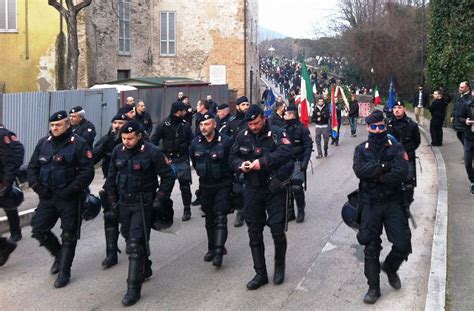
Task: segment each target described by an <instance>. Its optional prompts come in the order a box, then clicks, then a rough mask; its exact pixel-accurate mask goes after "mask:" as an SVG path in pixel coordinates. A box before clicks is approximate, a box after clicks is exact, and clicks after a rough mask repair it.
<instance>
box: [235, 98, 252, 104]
mask: <svg viewBox="0 0 474 311" xmlns="http://www.w3.org/2000/svg"><path fill="white" fill-rule="evenodd" d="M248 102H249V99H248V98H247V96H240V97H239V98H237V101H236V102H235V104H236V105H240V104H242V103H248Z"/></svg>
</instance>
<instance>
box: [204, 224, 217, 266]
mask: <svg viewBox="0 0 474 311" xmlns="http://www.w3.org/2000/svg"><path fill="white" fill-rule="evenodd" d="M206 235H207V253H206V255H204V261H205V262H210V261H212V259H214V256H215V252H214V220H213V219H211V218H209V216H208V217H206Z"/></svg>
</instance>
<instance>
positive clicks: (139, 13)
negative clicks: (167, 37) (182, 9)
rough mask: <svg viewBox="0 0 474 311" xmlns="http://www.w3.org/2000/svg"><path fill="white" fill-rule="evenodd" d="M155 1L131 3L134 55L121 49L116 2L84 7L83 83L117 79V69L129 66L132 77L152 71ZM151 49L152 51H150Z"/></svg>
mask: <svg viewBox="0 0 474 311" xmlns="http://www.w3.org/2000/svg"><path fill="white" fill-rule="evenodd" d="M152 7H153V1H152V0H134V1H132V5H131V40H132V42H131V55H119V52H118V27H119V26H118V25H119V24H118V7H117V1H94V2H93V3H92V4H91V5H90V6H89V7H87V8H86V9H85V33H86V37H87V41H86V42H83V44H85V45H86V53H85V55H87V62H85V66H86V68H84V69H86V70H87V75H83V76H82V81H81V84H87V85H88V86H91V85H93V84H97V83H103V82H107V81H112V80H117V70H120V69H124V70H127V69H130V70H131V76H132V77H140V76H148V75H150V74H151V72H152V66H151V58H152V57H151V56H152V51H151V48H152V40H153V39H152V36H151V34H152V28H151V27H152V19H153V14H151V13H152ZM149 51H150V52H149Z"/></svg>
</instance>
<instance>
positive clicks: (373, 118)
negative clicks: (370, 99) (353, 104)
mask: <svg viewBox="0 0 474 311" xmlns="http://www.w3.org/2000/svg"><path fill="white" fill-rule="evenodd" d="M383 120H384V117H383V112H382V111H381V110H378V109H375V110H374V111H372V113H371V114H369V115H368V116H367V117H366V118H365V123H367V124H372V123H377V122H380V121H383Z"/></svg>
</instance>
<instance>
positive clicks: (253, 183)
mask: <svg viewBox="0 0 474 311" xmlns="http://www.w3.org/2000/svg"><path fill="white" fill-rule="evenodd" d="M246 118H247V120H248V129H247V130H244V131H241V132H240V133H239V134H237V137H236V138H235V143H234V144H233V146H232V149H231V152H230V158H229V161H230V163H231V166H232V169H234V170H235V171H236V172H243V173H244V176H245V194H244V210H243V216H244V219H245V221H246V223H247V225H248V234H249V239H250V250H251V253H252V258H253V263H254V269H255V271H256V273H257V274H256V275H255V277H254V278H253V279H252V280H251V281H250V282H249V283H248V284H247V288H248V289H249V290H254V289H257V288H259V287H260V286H262V285H264V284H267V283H268V276H267V268H266V265H265V246H264V244H263V228H264V226H265V224H267V225H268V226H269V227H270V230H271V233H272V236H273V241H274V243H275V273H274V275H273V282H274V283H275V284H281V283H283V280H284V278H285V255H286V244H287V243H286V235H285V227H286V224H285V218H286V211H285V203H286V198H287V192H288V191H285V190H287V187H288V184H289V179H290V177H291V174H292V172H293V168H294V165H293V161H291V159H292V150H291V142H290V140H289V139H288V138H287V137H286V134H285V133H284V132H283V131H282V130H281V129H279V128H278V127H270V125H269V124H268V122H267V121H266V120H265V118H264V116H263V110H262V109H261V108H260V107H259V106H258V105H252V106H251V107H250V108H249V110H248V111H247V117H246Z"/></svg>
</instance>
